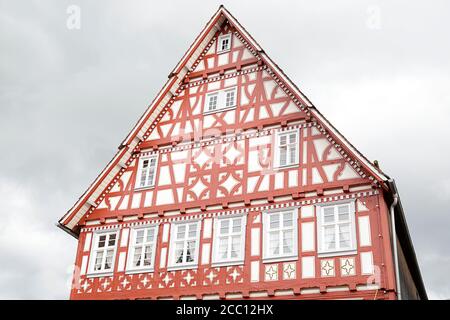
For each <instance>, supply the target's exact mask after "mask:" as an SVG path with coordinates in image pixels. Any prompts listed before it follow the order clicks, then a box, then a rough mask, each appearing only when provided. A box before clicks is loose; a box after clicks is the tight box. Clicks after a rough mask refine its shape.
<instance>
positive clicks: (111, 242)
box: [108, 233, 116, 246]
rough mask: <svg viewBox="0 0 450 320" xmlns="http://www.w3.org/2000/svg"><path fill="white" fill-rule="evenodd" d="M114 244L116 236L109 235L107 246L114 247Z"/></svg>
mask: <svg viewBox="0 0 450 320" xmlns="http://www.w3.org/2000/svg"><path fill="white" fill-rule="evenodd" d="M115 244H116V234H115V233H113V234H110V235H109V244H108V245H109V246H114V245H115Z"/></svg>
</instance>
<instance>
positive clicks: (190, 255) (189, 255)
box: [186, 241, 195, 262]
mask: <svg viewBox="0 0 450 320" xmlns="http://www.w3.org/2000/svg"><path fill="white" fill-rule="evenodd" d="M194 258H195V241H188V242H187V249H186V262H193V261H194Z"/></svg>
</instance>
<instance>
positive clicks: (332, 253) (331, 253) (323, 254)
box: [317, 250, 358, 258]
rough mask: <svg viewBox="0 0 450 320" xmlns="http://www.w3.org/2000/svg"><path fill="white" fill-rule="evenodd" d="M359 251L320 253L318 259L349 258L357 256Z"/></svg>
mask: <svg viewBox="0 0 450 320" xmlns="http://www.w3.org/2000/svg"><path fill="white" fill-rule="evenodd" d="M357 253H358V252H357V250H346V251H333V252H321V253H320V252H319V253H318V254H317V257H318V258H326V257H339V256H349V255H355V254H357Z"/></svg>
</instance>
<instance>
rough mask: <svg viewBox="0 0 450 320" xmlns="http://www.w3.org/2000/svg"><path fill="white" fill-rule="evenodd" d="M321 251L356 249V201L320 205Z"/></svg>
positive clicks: (319, 236)
mask: <svg viewBox="0 0 450 320" xmlns="http://www.w3.org/2000/svg"><path fill="white" fill-rule="evenodd" d="M318 209H319V210H318V217H317V227H318V232H317V234H318V240H319V241H318V242H319V253H335V252H346V253H347V252H348V251H353V250H356V236H355V234H356V232H355V205H354V202H353V201H352V202H347V203H339V204H333V205H323V206H318Z"/></svg>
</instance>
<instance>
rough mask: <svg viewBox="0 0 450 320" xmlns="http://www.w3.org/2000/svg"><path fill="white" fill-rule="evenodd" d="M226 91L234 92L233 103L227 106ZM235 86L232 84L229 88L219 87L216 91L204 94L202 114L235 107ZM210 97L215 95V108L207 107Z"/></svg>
mask: <svg viewBox="0 0 450 320" xmlns="http://www.w3.org/2000/svg"><path fill="white" fill-rule="evenodd" d="M228 92H234V99H233V103H232V104H231V105H229V106H227V105H226V102H227V93H228ZM237 94H238V92H237V86H233V87H229V88H225V89H221V90H217V91H213V92H208V93H207V94H206V97H205V103H204V106H203V113H204V114H211V113H216V112H223V111H227V110H232V109H234V108H236V106H237ZM212 97H217V104H216V108H215V109H209V104H210V101H211V98H212Z"/></svg>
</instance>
